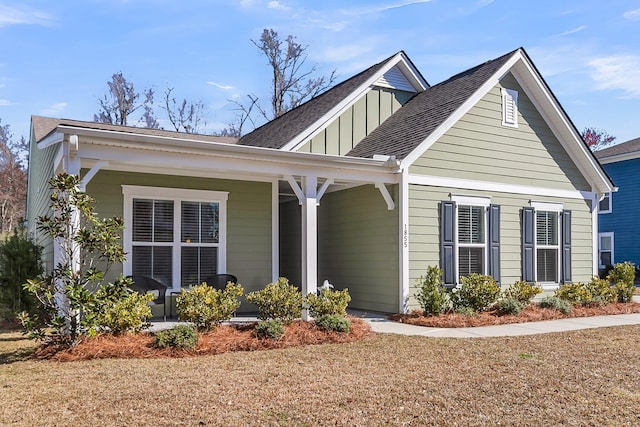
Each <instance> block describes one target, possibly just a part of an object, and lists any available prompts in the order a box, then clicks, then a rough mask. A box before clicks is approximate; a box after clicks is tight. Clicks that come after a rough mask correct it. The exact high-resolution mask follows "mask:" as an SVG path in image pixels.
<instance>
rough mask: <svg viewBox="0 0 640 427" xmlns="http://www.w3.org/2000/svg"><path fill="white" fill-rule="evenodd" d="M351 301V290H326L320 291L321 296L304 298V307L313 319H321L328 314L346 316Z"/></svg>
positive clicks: (314, 295)
mask: <svg viewBox="0 0 640 427" xmlns="http://www.w3.org/2000/svg"><path fill="white" fill-rule="evenodd" d="M349 301H351V296H350V295H349V289H343V290H341V291H336V290H332V289H329V288H324V289H322V290H321V291H320V295H316V294H309V295H307V296H306V297H305V298H304V306H305V307H306V308H307V309H308V310H309V313H311V316H313V317H320V316H324V315H327V314H335V315H338V316H346V315H347V305H348V304H349Z"/></svg>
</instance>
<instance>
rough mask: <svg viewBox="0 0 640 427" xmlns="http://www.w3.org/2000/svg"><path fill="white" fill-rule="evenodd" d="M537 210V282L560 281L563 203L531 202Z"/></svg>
mask: <svg viewBox="0 0 640 427" xmlns="http://www.w3.org/2000/svg"><path fill="white" fill-rule="evenodd" d="M531 207H533V208H534V209H535V252H534V254H535V266H536V270H535V271H536V281H537V282H540V283H559V281H560V212H562V210H563V205H562V204H561V203H547V202H531Z"/></svg>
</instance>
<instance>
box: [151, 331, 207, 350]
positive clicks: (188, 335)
mask: <svg viewBox="0 0 640 427" xmlns="http://www.w3.org/2000/svg"><path fill="white" fill-rule="evenodd" d="M197 344H198V334H197V332H196V331H195V329H194V328H193V326H191V325H177V326H176V327H174V328H172V329H167V330H164V331H160V332H158V333H156V340H155V343H154V347H156V348H167V347H171V348H180V349H187V350H188V349H192V348H195V347H196V345H197Z"/></svg>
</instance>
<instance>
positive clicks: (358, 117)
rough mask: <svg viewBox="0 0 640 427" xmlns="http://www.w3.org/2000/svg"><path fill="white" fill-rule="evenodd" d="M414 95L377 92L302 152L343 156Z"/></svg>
mask: <svg viewBox="0 0 640 427" xmlns="http://www.w3.org/2000/svg"><path fill="white" fill-rule="evenodd" d="M413 95H414V94H413V93H410V92H404V91H400V90H392V89H383V88H374V89H372V90H370V91H369V92H368V93H367V94H366V95H365V96H364V97H362V98H360V99H359V100H358V101H357V102H356V103H355V104H354V105H353V106H352V107H350V108H349V109H347V110H346V111H345V112H344V113H342V114H341V115H340V117H338V119H336V120H334V121H333V122H331V123H330V124H329V125H328V126H327V127H326V128H325V129H323V130H322V131H321V132H320V133H319V134H318V135H316V136H314V137H313V138H312V139H311V141H308V142H307V143H305V144H303V145H302V147H300V148H299V149H298V151H301V152H307V153H323V154H334V155H339V156H343V155H345V154H347V153H348V152H349V151H351V149H352V148H353V147H355V146H356V144H358V143H359V142H360V141H362V139H363V138H364V137H365V136H367V135H368V134H369V133H371V131H373V130H374V129H375V128H377V127H378V126H380V124H381V123H382V122H383V121H385V120H386V119H387V118H389V116H391V114H393V113H395V112H396V111H398V109H399V108H400V107H401V106H402V105H404V103H405V102H407V101H408V100H409V99H410V98H411V97H412V96H413Z"/></svg>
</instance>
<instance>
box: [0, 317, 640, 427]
mask: <svg viewBox="0 0 640 427" xmlns="http://www.w3.org/2000/svg"><path fill="white" fill-rule="evenodd" d="M638 342H640V325H636V326H624V327H615V328H602V329H590V330H584V331H575V332H565V333H557V334H544V335H534V336H524V337H509V338H487V339H474V340H463V339H436V338H424V337H409V336H398V335H382V334H373V335H371V336H370V337H369V338H367V339H365V340H362V341H358V342H353V343H348V344H327V345H315V346H304V347H295V348H287V349H277V350H267V351H254V352H230V353H225V354H220V355H215V356H202V357H189V358H177V359H167V358H156V359H100V360H90V361H81V362H64V363H62V362H54V361H36V360H26V359H25V352H26V353H28V352H29V348H33V343H31V342H29V341H26V340H23V339H22V338H21V337H20V334H19V333H17V332H12V333H6V332H5V333H0V388H1V390H2V403H3V405H2V408H1V409H0V425H18V426H32V425H102V426H112V425H149V426H164V425H172V426H173V425H180V426H182V425H185V426H192V425H210V426H245V425H248V426H252V425H268V426H270V425H273V426H304V425H307V426H324V425H339V426H354V425H360V426H371V425H373V426H382V425H415V426H423V425H427V426H428V425H434V426H436V425H437V426H447V425H452V426H453V425H459V426H461V425H464V426H474V425H498V424H501V425H527V426H532V425H544V426H546V425H568V426H571V425H576V426H577V425H620V426H623V425H638V424H640V365H639V361H640V346H638Z"/></svg>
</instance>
